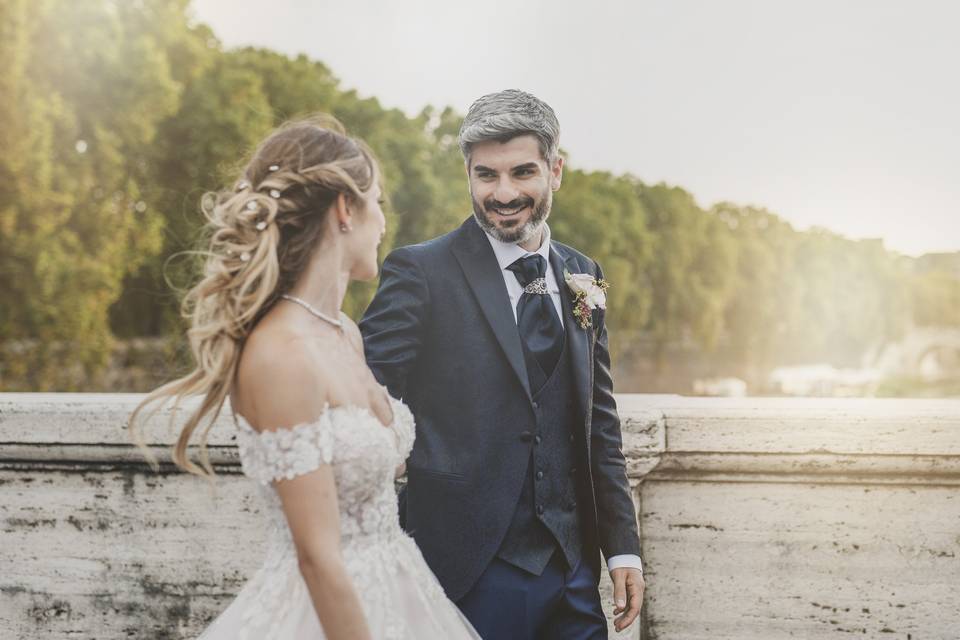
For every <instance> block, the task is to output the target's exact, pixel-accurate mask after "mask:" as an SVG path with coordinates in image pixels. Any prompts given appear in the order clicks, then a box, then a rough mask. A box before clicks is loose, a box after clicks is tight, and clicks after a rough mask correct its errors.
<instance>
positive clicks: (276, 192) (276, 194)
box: [270, 189, 280, 198]
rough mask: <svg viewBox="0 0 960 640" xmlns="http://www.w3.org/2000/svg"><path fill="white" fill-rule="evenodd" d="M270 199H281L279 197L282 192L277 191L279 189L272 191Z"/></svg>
mask: <svg viewBox="0 0 960 640" xmlns="http://www.w3.org/2000/svg"><path fill="white" fill-rule="evenodd" d="M270 197H271V198H279V197H280V191H279V190H277V189H270Z"/></svg>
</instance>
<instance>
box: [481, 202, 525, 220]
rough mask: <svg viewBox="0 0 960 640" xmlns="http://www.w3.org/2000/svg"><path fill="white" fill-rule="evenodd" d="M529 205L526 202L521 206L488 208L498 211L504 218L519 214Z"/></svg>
mask: <svg viewBox="0 0 960 640" xmlns="http://www.w3.org/2000/svg"><path fill="white" fill-rule="evenodd" d="M527 206H528V205H526V204H524V205H521V206H519V207H509V208H508V207H488V208H487V209H488V210H489V211H492V212H494V213H496V214H497V215H499V216H503V217H504V218H512V217H513V216H515V215H517V214H518V213H520V212H521V211H523V210H524V209H526V208H527Z"/></svg>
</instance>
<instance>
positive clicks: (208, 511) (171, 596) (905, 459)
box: [0, 394, 960, 640]
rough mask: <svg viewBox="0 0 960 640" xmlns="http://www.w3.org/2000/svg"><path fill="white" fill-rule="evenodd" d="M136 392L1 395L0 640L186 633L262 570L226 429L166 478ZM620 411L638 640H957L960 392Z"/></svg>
mask: <svg viewBox="0 0 960 640" xmlns="http://www.w3.org/2000/svg"><path fill="white" fill-rule="evenodd" d="M139 397H140V396H137V395H126V394H109V395H96V394H0V640H7V639H8V638H17V639H19V638H24V639H31V640H32V639H35V638H36V639H39V638H45V639H46V638H97V639H110V638H188V637H193V636H194V635H196V633H197V631H198V630H199V629H201V628H202V627H203V626H204V625H205V624H206V623H207V622H208V621H210V620H211V619H212V618H213V617H214V616H215V615H216V613H217V612H218V611H219V610H220V609H222V608H223V607H224V606H225V605H226V604H227V602H229V600H230V598H231V597H232V595H233V594H234V593H235V592H236V591H237V590H238V589H239V587H240V586H241V585H242V584H243V581H244V580H245V578H246V576H247V575H249V573H250V572H251V571H252V570H253V569H254V568H256V567H257V566H258V564H259V560H260V541H261V538H262V536H261V529H260V523H259V520H258V516H257V507H258V505H257V501H256V498H255V496H254V494H253V492H252V490H251V487H250V486H249V483H247V482H246V481H245V480H244V479H243V477H242V476H241V475H239V474H238V464H237V458H236V450H235V449H234V448H233V446H232V443H231V434H232V427H231V426H230V425H229V424H228V423H227V422H226V421H222V424H219V425H218V426H217V428H215V429H214V432H213V437H212V439H211V444H212V447H211V456H212V459H213V460H214V462H215V463H216V465H217V467H218V470H219V472H220V473H221V477H220V479H219V480H218V481H217V482H216V484H215V485H212V486H211V485H208V484H207V483H205V482H204V481H202V480H198V479H196V478H192V477H187V476H185V475H183V474H180V473H174V472H172V471H171V470H170V469H169V467H164V468H163V470H162V471H161V473H159V474H157V473H154V472H152V471H149V470H148V469H147V468H146V467H145V466H144V465H143V463H142V462H141V458H140V456H139V454H138V452H137V451H136V449H134V448H133V447H132V446H131V445H130V444H129V439H128V437H127V434H126V431H125V430H124V429H123V425H124V423H125V420H126V417H127V416H128V415H129V411H130V410H131V409H132V407H133V406H134V405H135V404H136V402H137V401H138V399H139ZM620 403H621V414H622V415H623V417H624V436H625V442H624V446H625V451H626V453H627V456H628V459H629V473H630V476H631V479H632V481H633V482H634V483H635V497H636V499H637V504H638V515H639V521H640V525H641V531H642V536H643V553H644V561H645V564H646V568H647V575H648V595H647V598H646V602H645V608H644V614H643V617H644V629H643V632H642V633H643V637H644V638H650V639H658V640H660V639H671V640H673V639H676V640H695V639H698V638H710V639H718V638H731V639H732V638H737V639H742V638H756V639H763V640H776V639H778V638H823V637H833V636H836V637H844V635H846V634H853V635H855V636H857V637H864V638H885V639H888V638H889V639H892V638H902V639H908V638H910V639H913V640H919V639H924V640H926V639H931V638H932V639H956V638H960V589H958V588H957V586H956V585H958V584H960V558H958V556H960V401H900V400H897V401H888V400H829V401H826V400H824V401H821V400H772V399H739V400H719V399H690V398H679V397H676V396H638V395H626V396H621V397H620ZM164 423H165V421H164V420H163V419H162V418H158V419H157V420H156V421H155V423H154V428H153V429H151V431H150V432H149V433H148V434H147V440H148V442H149V443H150V444H152V445H154V446H157V447H158V448H157V451H161V450H162V449H161V448H160V447H159V445H163V444H165V443H168V442H170V441H172V438H173V435H174V434H173V433H171V432H170V431H169V430H168V429H167V428H166V426H165V424H164ZM605 602H609V598H608V597H605ZM639 635H640V633H639V630H638V629H637V628H634V629H633V630H631V631H630V632H628V633H625V634H622V635H621V636H620V637H623V638H637V637H638V636H639Z"/></svg>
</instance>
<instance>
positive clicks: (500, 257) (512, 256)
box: [484, 223, 550, 269]
mask: <svg viewBox="0 0 960 640" xmlns="http://www.w3.org/2000/svg"><path fill="white" fill-rule="evenodd" d="M484 234H485V235H486V236H487V240H489V241H490V246H491V247H493V254H494V255H495V256H496V257H497V264H499V265H500V269H506V268H507V267H509V266H510V265H511V264H513V263H514V262H516V261H517V260H519V259H520V258H522V257H524V256H529V255H533V254H534V253H536V254H538V255H541V256H543V259H544V260H546V261H547V268H548V269H549V268H550V227H549V226H548V225H547V223H544V224H543V241H542V242H541V243H540V248H539V249H537V250H536V251H527V250H526V249H524V248H523V247H521V246H520V245H518V244H513V243H510V242H503V241H502V240H498V239H497V238H494V237H493V236H492V235H490V234H489V233H487V232H486V231H484Z"/></svg>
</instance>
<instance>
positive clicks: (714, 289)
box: [636, 181, 736, 370]
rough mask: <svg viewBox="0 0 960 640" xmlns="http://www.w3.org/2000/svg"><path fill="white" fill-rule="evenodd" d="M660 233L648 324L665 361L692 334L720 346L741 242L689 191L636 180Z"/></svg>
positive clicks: (650, 222)
mask: <svg viewBox="0 0 960 640" xmlns="http://www.w3.org/2000/svg"><path fill="white" fill-rule="evenodd" d="M636 191H637V195H638V197H639V199H640V202H641V203H642V204H643V207H644V209H645V210H646V212H647V216H648V218H647V226H648V227H649V228H650V230H651V231H652V232H653V234H654V242H653V257H652V259H651V260H650V262H649V264H648V268H647V279H648V281H649V283H650V287H651V291H652V296H653V301H652V308H651V311H650V322H649V324H648V328H649V331H650V334H651V336H652V338H653V340H654V345H655V356H654V358H655V361H656V366H657V368H658V369H659V370H662V369H663V367H664V366H665V364H666V362H665V352H666V347H667V345H668V344H669V343H671V342H675V341H681V340H685V339H692V340H695V341H697V342H698V343H699V344H700V345H702V346H703V347H704V348H707V349H711V348H713V347H715V346H716V344H717V341H718V339H719V337H720V335H721V330H722V329H723V315H724V309H725V307H726V303H727V299H728V297H729V294H730V291H731V290H732V287H733V284H734V273H735V272H734V269H735V266H736V265H735V250H736V249H735V246H734V244H733V243H732V241H731V239H730V234H729V233H728V232H727V229H726V227H725V226H724V225H723V224H722V223H721V222H720V221H719V219H718V218H716V217H711V216H708V215H706V214H705V212H704V211H703V210H701V209H700V208H699V207H698V206H697V204H696V202H695V201H694V199H693V196H691V195H690V194H689V193H688V192H686V191H684V190H683V189H681V188H679V187H670V186H667V185H664V184H658V185H654V186H647V185H645V184H643V183H642V182H639V181H638V182H637V183H636Z"/></svg>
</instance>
